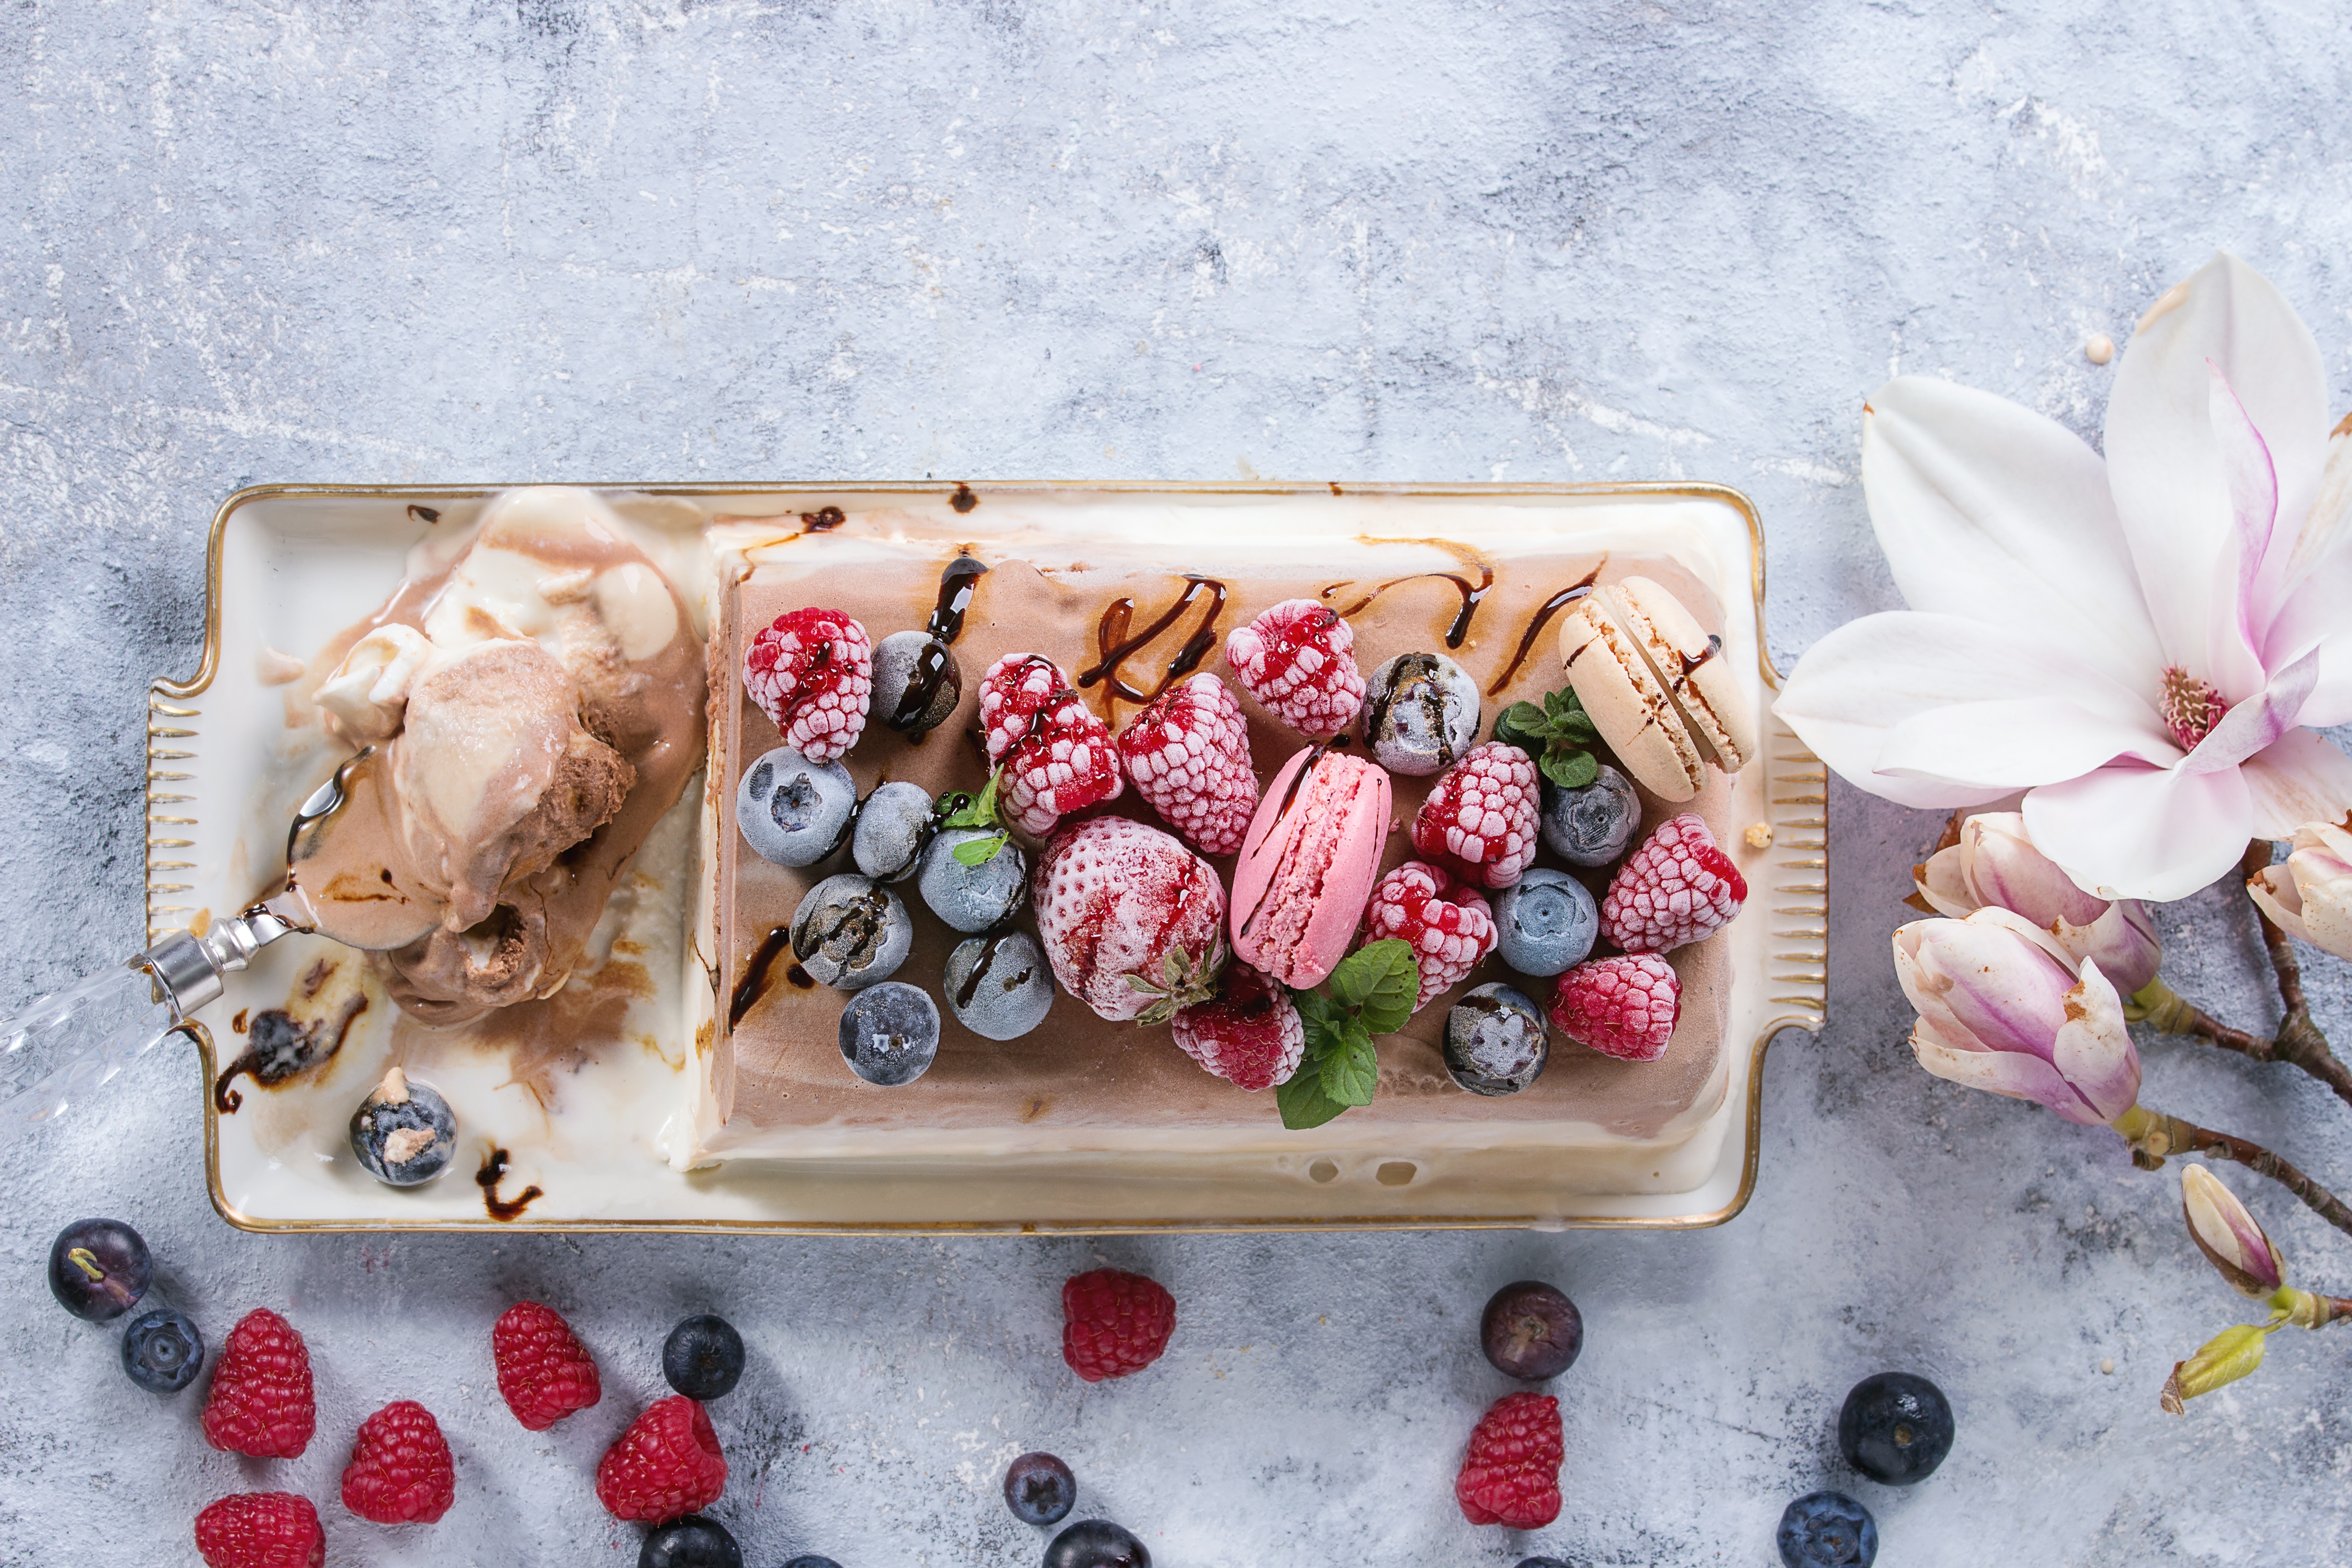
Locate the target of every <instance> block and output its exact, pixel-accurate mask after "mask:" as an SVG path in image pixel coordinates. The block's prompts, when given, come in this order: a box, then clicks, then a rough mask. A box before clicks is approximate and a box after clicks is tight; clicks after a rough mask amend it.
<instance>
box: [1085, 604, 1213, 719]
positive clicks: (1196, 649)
mask: <svg viewBox="0 0 2352 1568" xmlns="http://www.w3.org/2000/svg"><path fill="white" fill-rule="evenodd" d="M1203 594H1206V595H1208V596H1209V607H1208V610H1207V612H1206V613H1205V614H1203V615H1202V617H1201V624H1200V626H1199V627H1198V629H1196V630H1195V631H1194V632H1193V633H1192V636H1191V637H1188V638H1186V639H1185V642H1184V646H1183V647H1181V648H1179V649H1177V650H1176V657H1175V658H1172V659H1170V660H1169V661H1168V668H1167V671H1166V672H1165V673H1164V674H1162V675H1161V676H1160V680H1159V683H1158V684H1157V685H1155V686H1153V687H1152V689H1150V690H1149V691H1144V690H1139V689H1137V688H1136V687H1133V686H1130V685H1129V684H1128V680H1127V677H1126V676H1125V674H1123V673H1122V672H1121V671H1120V669H1119V666H1120V665H1122V664H1124V663H1125V662H1126V661H1127V660H1128V659H1129V658H1132V657H1133V656H1134V655H1136V654H1138V653H1139V652H1141V651H1142V650H1143V649H1144V648H1147V647H1150V646H1151V644H1152V642H1153V641H1154V640H1155V639H1156V638H1158V637H1160V634H1161V633H1163V632H1165V631H1166V630H1167V629H1168V628H1169V627H1171V626H1174V625H1175V624H1176V623H1177V622H1178V621H1179V620H1181V619H1182V618H1183V615H1184V612H1185V611H1186V610H1189V609H1191V608H1192V605H1193V603H1194V602H1195V601H1196V600H1198V599H1199V598H1200V597H1201V596H1202V595H1203ZM1224 613H1225V585H1224V584H1223V583H1221V582H1219V581H1218V580H1217V579H1215V578H1214V577H1203V576H1201V575H1199V574H1196V573H1191V572H1187V573H1186V574H1184V591H1183V592H1182V593H1181V594H1180V595H1177V596H1176V602H1175V603H1174V604H1172V605H1169V606H1168V608H1167V609H1165V610H1164V611H1162V612H1160V616H1159V618H1158V619H1156V620H1154V621H1153V622H1152V623H1151V624H1150V626H1146V627H1144V628H1143V629H1142V630H1141V631H1139V632H1137V631H1130V629H1129V628H1130V627H1131V626H1132V625H1133V622H1134V619H1135V601H1134V600H1133V599H1129V598H1118V599H1113V600H1112V601H1111V602H1110V604H1109V605H1108V607H1107V608H1105V609H1104V611H1103V613H1102V619H1101V620H1099V621H1097V623H1096V624H1095V649H1096V651H1097V653H1098V654H1100V656H1101V658H1100V660H1099V661H1098V662H1097V663H1096V664H1095V665H1094V666H1093V667H1092V668H1088V669H1085V670H1082V671H1080V672H1079V675H1078V684H1079V685H1080V686H1082V687H1083V686H1092V685H1093V684H1095V682H1097V681H1098V680H1100V679H1103V678H1104V677H1105V676H1108V677H1109V678H1110V684H1109V685H1108V687H1107V688H1105V693H1106V695H1107V697H1108V699H1109V705H1110V706H1116V705H1117V703H1118V700H1119V699H1121V698H1125V699H1126V700H1128V701H1129V702H1133V703H1136V704H1138V705H1141V704H1143V703H1146V702H1151V701H1155V700H1158V698H1159V696H1160V693H1161V692H1163V691H1165V690H1167V689H1168V687H1169V684H1170V683H1171V681H1174V680H1176V679H1179V678H1180V677H1182V676H1186V675H1190V674H1191V673H1192V671H1193V670H1194V669H1195V668H1198V667H1199V665H1200V662H1201V660H1202V659H1203V658H1206V657H1207V656H1208V653H1209V650H1210V649H1211V648H1213V647H1216V646H1217V617H1218V616H1222V615H1223V614H1224Z"/></svg>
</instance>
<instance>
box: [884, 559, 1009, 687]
mask: <svg viewBox="0 0 2352 1568" xmlns="http://www.w3.org/2000/svg"><path fill="white" fill-rule="evenodd" d="M986 575H988V566H987V564H986V563H984V562H982V561H981V560H979V559H978V558H977V557H975V556H971V555H968V554H967V555H959V556H957V557H956V558H955V559H954V560H952V561H950V562H949V563H948V567H947V570H946V571H944V572H942V573H940V596H939V598H938V599H937V600H936V601H935V602H934V603H933V604H932V605H931V617H930V619H929V620H928V621H926V622H924V623H923V630H924V632H925V633H926V634H928V635H929V637H930V640H929V642H927V643H925V644H924V645H923V651H922V652H920V653H919V654H917V655H916V656H915V673H914V676H913V678H912V679H909V680H908V682H907V689H906V690H904V691H902V692H900V693H899V694H898V705H897V706H896V707H894V708H892V709H891V710H890V717H889V718H888V719H887V720H886V721H885V722H886V723H887V724H888V725H889V726H890V728H892V729H893V730H911V729H913V728H914V726H915V722H916V721H917V720H919V719H920V718H921V717H922V716H923V715H924V714H925V713H928V712H929V711H930V707H931V700H932V699H933V698H935V697H937V696H938V695H939V694H940V682H941V681H943V680H945V679H947V678H948V670H949V669H950V668H951V667H952V666H953V664H954V658H953V656H952V655H950V653H949V652H948V645H949V644H950V643H951V642H953V641H955V640H956V638H958V637H961V636H962V635H963V615H964V612H965V611H966V610H968V609H970V608H971V596H972V594H973V593H974V592H975V591H976V590H977V589H978V587H979V584H980V580H981V579H982V577H984V576H986Z"/></svg>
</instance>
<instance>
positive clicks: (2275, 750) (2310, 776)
mask: <svg viewBox="0 0 2352 1568" xmlns="http://www.w3.org/2000/svg"><path fill="white" fill-rule="evenodd" d="M2238 773H2239V776H2240V777H2242V778H2243V779H2244V780H2245V781H2246V788H2247V791H2248V797H2249V800H2250V802H2251V804H2252V808H2253V819H2252V824H2251V825H2250V826H2249V828H2248V833H2249V836H2250V837H2255V838H2292V837H2294V830H2295V829H2296V828H2297V827H2300V826H2303V825H2304V824H2305V823H2306V822H2341V821H2343V820H2344V818H2345V816H2346V814H2347V813H2352V757H2347V756H2346V755H2345V754H2344V753H2343V752H2339V751H2337V750H2336V747H2335V745H2334V744H2333V743H2332V742H2329V741H2328V739H2327V737H2326V736H2325V735H2322V734H2319V733H2318V732H2316V731H2311V730H2290V731H2287V732H2286V733H2285V734H2284V735H2282V736H2280V737H2279V738H2278V739H2277V740H2275V741H2273V742H2271V743H2270V744H2269V745H2268V746H2265V747H2263V749H2262V750H2261V751H2259V752H2255V753H2254V754H2253V755H2252V756H2251V757H2248V758H2247V759H2246V760H2245V761H2244V762H2243V763H2240V764H2239V765H2238Z"/></svg>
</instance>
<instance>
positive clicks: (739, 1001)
mask: <svg viewBox="0 0 2352 1568" xmlns="http://www.w3.org/2000/svg"><path fill="white" fill-rule="evenodd" d="M792 940H793V933H792V932H791V931H789V930H788V929H786V928H785V927H783V926H778V927H777V928H776V929H775V930H773V931H770V932H769V933H768V935H767V939H766V940H765V941H763V942H761V943H760V948H759V951H758V952H754V953H753V954H751V963H747V964H745V965H744V966H743V973H742V977H741V978H740V979H739V980H737V981H736V982H735V991H734V994H732V995H730V996H729V997H728V998H727V1027H728V1029H729V1030H730V1032H731V1031H732V1030H733V1029H734V1027H735V1026H736V1025H738V1024H740V1023H741V1022H742V1021H743V1015H744V1014H746V1013H748V1012H750V1011H751V1008H752V1007H753V1005H756V1004H757V1003H758V1002H759V1000H760V998H761V996H762V995H764V994H766V992H767V989H768V974H769V972H770V971H772V970H773V969H774V968H775V967H776V960H777V959H779V958H781V957H782V956H783V954H784V951H785V950H786V949H787V948H789V947H790V946H791V945H792Z"/></svg>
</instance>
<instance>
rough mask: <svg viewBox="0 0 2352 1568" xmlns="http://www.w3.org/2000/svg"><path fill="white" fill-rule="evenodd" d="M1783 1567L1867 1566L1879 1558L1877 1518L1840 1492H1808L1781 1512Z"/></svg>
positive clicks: (1840, 1567)
mask: <svg viewBox="0 0 2352 1568" xmlns="http://www.w3.org/2000/svg"><path fill="white" fill-rule="evenodd" d="M1778 1539H1779V1542H1780V1562H1781V1563H1782V1564H1783V1565H1784V1568H1870V1565H1871V1564H1872V1563H1874V1562H1876V1561H1877V1560H1878V1521H1875V1520H1874V1519H1872V1518H1871V1517H1870V1510H1868V1509H1866V1508H1864V1507H1863V1506H1862V1505H1861V1504H1860V1503H1858V1502H1856V1501H1854V1500H1853V1499H1852V1498H1850V1497H1847V1496H1846V1495H1845V1494H1844V1493H1843V1492H1807V1493H1806V1494H1805V1495H1804V1496H1803V1497H1801V1498H1799V1499H1798V1500H1796V1501H1794V1502H1792V1503H1790V1505H1789V1507H1788V1509H1787V1510H1786V1511H1785V1512H1783V1513H1782V1514H1781V1515H1780V1535H1779V1537H1778Z"/></svg>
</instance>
